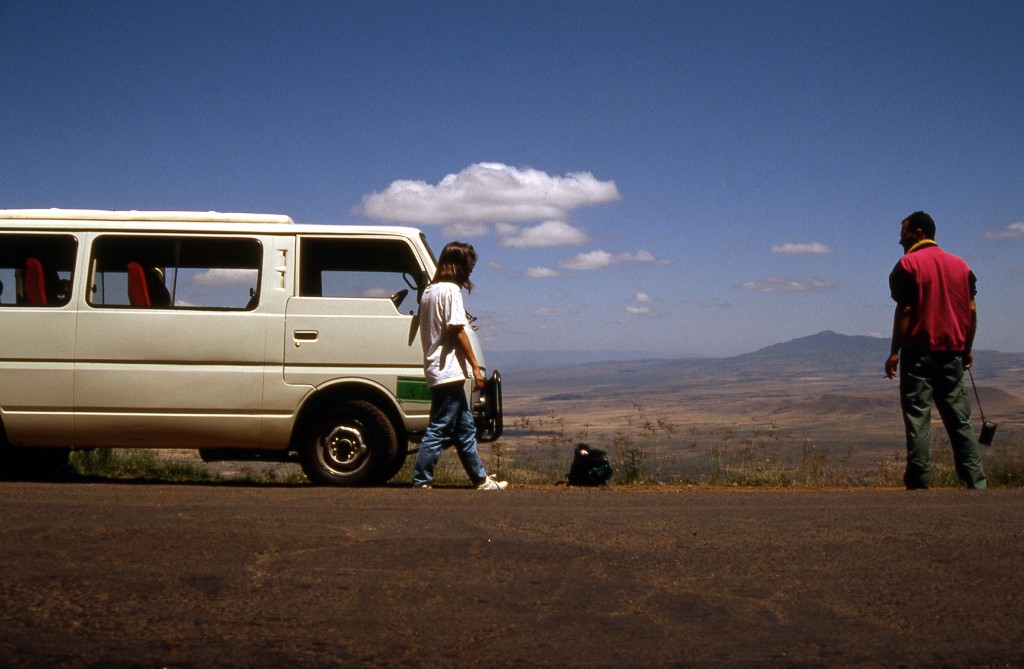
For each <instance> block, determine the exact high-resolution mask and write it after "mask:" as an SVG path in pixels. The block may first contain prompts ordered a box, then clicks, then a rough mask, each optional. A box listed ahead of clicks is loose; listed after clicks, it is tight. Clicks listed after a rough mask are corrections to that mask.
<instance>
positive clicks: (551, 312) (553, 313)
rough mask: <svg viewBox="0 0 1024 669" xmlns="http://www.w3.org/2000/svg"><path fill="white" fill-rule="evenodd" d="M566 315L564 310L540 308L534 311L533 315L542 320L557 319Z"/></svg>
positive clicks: (566, 312)
mask: <svg viewBox="0 0 1024 669" xmlns="http://www.w3.org/2000/svg"><path fill="white" fill-rule="evenodd" d="M568 313H569V312H568V311H567V310H565V309H553V308H541V309H535V310H534V312H533V315H534V316H540V317H542V318H557V317H559V316H566V315H568Z"/></svg>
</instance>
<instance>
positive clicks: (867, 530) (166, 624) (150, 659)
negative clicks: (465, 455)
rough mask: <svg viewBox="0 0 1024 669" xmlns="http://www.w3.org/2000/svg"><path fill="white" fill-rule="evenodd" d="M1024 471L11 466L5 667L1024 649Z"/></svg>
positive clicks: (3, 612) (531, 661) (619, 660)
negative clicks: (601, 478)
mask: <svg viewBox="0 0 1024 669" xmlns="http://www.w3.org/2000/svg"><path fill="white" fill-rule="evenodd" d="M1022 566H1024V491H1022V490H1005V489H1004V490H990V491H985V492H968V491H960V490H938V491H920V492H913V493H908V492H905V491H897V490H845V491H808V492H785V491H733V490H707V489H686V488H675V489H657V490H643V491H630V490H623V489H608V490H577V489H567V488H526V489H512V490H508V491H504V492H495V493H482V492H477V491H472V490H454V489H448V490H443V489H435V490H411V489H407V488H377V489H360V490H343V489H325V488H313V487H309V486H295V487H284V486H244V487H243V486H237V485H150V484H115V483H63V484H22V483H3V484H0V666H3V667H9V668H12V669H14V668H18V667H54V668H58V667H154V668H156V667H271V666H273V667H292V666H295V667H383V666H388V667H391V666H402V667H424V668H427V667H429V668H432V669H433V668H439V667H616V668H622V667H749V666H778V667H1017V666H1022V665H1024V597H1022V596H1021V584H1022V579H1024V570H1022Z"/></svg>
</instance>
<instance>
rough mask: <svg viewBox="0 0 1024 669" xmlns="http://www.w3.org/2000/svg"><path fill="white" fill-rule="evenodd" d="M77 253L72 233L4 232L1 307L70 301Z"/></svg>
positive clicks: (0, 240) (1, 239)
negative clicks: (36, 233) (34, 233)
mask: <svg viewBox="0 0 1024 669" xmlns="http://www.w3.org/2000/svg"><path fill="white" fill-rule="evenodd" d="M77 253H78V240H76V239H75V238H74V237H72V236H71V235H32V234H3V235H0V306H4V307H7V306H25V307H62V306H64V305H65V304H67V303H68V302H69V301H70V300H71V290H72V286H71V281H72V278H73V277H74V274H75V258H76V256H77Z"/></svg>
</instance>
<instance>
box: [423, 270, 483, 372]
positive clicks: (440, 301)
mask: <svg viewBox="0 0 1024 669" xmlns="http://www.w3.org/2000/svg"><path fill="white" fill-rule="evenodd" d="M467 325H469V319H468V318H467V317H466V309H465V307H464V306H463V305H462V289H461V288H459V286H457V285H455V284H454V283H449V282H447V281H442V282H439V283H432V284H430V285H429V286H427V289H426V290H424V291H423V299H422V300H420V341H421V342H422V343H423V371H424V372H425V373H426V376H427V386H429V387H431V388H433V387H434V386H436V385H440V384H442V383H452V382H454V381H465V380H466V379H468V378H470V377H471V376H472V375H473V370H472V369H470V368H469V361H468V360H466V359H465V356H464V355H463V354H462V351H460V350H459V348H458V346H457V345H456V337H457V336H458V334H459V330H460V329H461V327H465V326H467ZM460 326H461V327H460Z"/></svg>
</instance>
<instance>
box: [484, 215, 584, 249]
mask: <svg viewBox="0 0 1024 669" xmlns="http://www.w3.org/2000/svg"><path fill="white" fill-rule="evenodd" d="M495 231H496V232H497V233H498V235H499V236H501V237H502V238H503V239H502V240H501V245H502V246H503V247H505V248H508V247H512V248H517V249H531V248H544V247H548V246H580V245H581V244H586V243H587V241H589V239H590V238H589V237H588V236H587V233H586V232H584V231H583V230H582V229H580V228H574V227H573V226H571V225H569V224H568V223H563V222H562V221H545V222H543V223H541V224H540V225H535V226H533V227H532V228H519V227H518V226H515V225H510V224H508V223H502V224H499V225H497V226H495Z"/></svg>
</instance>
